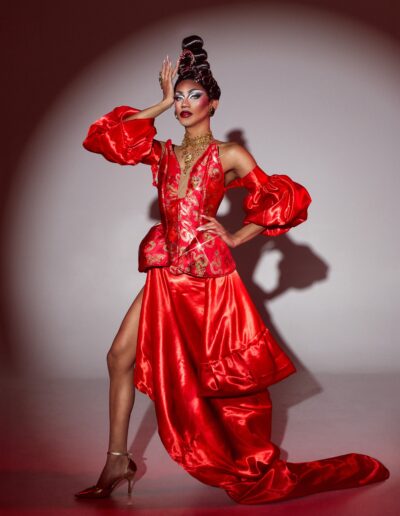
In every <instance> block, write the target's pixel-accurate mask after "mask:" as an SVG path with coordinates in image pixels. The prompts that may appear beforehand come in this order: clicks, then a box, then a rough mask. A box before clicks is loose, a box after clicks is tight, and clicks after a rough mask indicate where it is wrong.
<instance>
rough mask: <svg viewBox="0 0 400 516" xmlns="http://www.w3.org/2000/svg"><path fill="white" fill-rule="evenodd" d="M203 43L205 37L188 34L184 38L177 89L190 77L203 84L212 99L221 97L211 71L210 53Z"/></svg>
mask: <svg viewBox="0 0 400 516" xmlns="http://www.w3.org/2000/svg"><path fill="white" fill-rule="evenodd" d="M203 45H204V41H203V39H202V38H201V37H200V36H196V35H192V36H187V37H186V38H184V39H183V40H182V53H181V55H180V60H179V66H178V77H177V80H176V82H175V89H176V86H177V84H178V83H179V82H180V81H183V80H185V79H190V80H193V81H196V82H198V83H199V84H201V85H202V86H203V88H204V89H205V90H206V92H207V94H208V96H209V98H210V100H211V99H219V98H220V96H221V90H220V89H219V86H218V84H217V81H216V80H215V79H214V77H213V75H212V73H211V68H210V63H209V62H208V61H207V58H208V54H207V52H206V51H205V49H204V48H203Z"/></svg>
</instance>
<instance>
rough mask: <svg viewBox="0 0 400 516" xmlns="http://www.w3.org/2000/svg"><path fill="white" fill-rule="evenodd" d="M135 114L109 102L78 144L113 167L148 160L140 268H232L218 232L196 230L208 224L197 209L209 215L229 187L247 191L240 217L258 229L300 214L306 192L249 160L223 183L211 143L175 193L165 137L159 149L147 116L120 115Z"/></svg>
mask: <svg viewBox="0 0 400 516" xmlns="http://www.w3.org/2000/svg"><path fill="white" fill-rule="evenodd" d="M137 112H139V110H138V109H135V108H132V107H129V106H119V107H116V108H115V109H113V110H112V111H111V112H110V113H107V114H106V115H104V116H102V117H101V118H100V119H99V120H97V121H95V122H94V123H93V124H92V125H91V126H90V128H89V131H88V134H87V137H86V139H85V140H84V142H83V146H84V148H85V149H87V150H89V151H91V152H96V153H100V154H102V155H103V156H104V157H105V158H106V159H108V160H109V161H112V162H114V163H119V164H120V165H136V164H138V163H145V164H148V165H150V166H151V170H152V174H153V185H154V186H155V187H157V189H158V201H159V208H160V214H161V222H160V223H158V224H156V225H154V226H153V227H152V228H150V230H149V231H148V233H147V235H146V236H145V237H144V239H143V240H142V242H141V243H140V246H139V271H141V272H145V271H147V270H148V269H149V268H151V267H168V268H169V271H170V272H171V273H172V274H190V275H192V276H197V277H216V276H223V275H226V274H229V273H231V272H232V271H233V270H235V268H236V265H235V262H234V260H233V258H232V255H231V252H230V249H229V247H228V245H227V244H226V243H225V242H224V241H223V240H222V238H221V237H219V236H217V235H215V234H213V233H211V232H207V231H198V230H197V228H198V227H199V226H201V225H202V224H204V223H206V222H207V220H206V219H204V218H203V217H202V215H208V216H212V217H215V216H216V214H217V210H218V207H219V205H220V204H221V201H222V199H223V197H224V194H225V191H226V190H227V189H229V188H234V187H239V186H242V187H244V188H246V189H247V195H246V197H245V199H244V202H243V209H244V212H245V216H244V221H243V222H244V224H249V223H251V222H253V223H255V224H258V225H260V226H264V227H265V229H264V231H263V232H262V234H263V235H267V236H276V235H280V234H282V233H285V232H287V231H289V229H290V228H291V227H294V226H297V225H299V224H301V223H302V222H304V221H305V220H306V219H307V209H308V206H309V204H310V203H311V197H310V194H309V193H308V191H307V190H306V189H305V188H304V186H302V185H300V184H299V183H296V182H295V181H293V180H292V179H291V178H290V177H289V176H287V175H284V174H273V175H267V174H266V173H265V172H264V171H263V170H262V169H261V168H260V167H259V166H258V165H256V166H255V167H254V168H253V169H252V170H250V171H249V172H248V173H247V174H246V175H245V176H244V177H241V178H237V179H235V180H234V181H232V182H231V183H229V185H228V186H225V185H224V179H225V178H224V171H223V168H222V165H221V161H220V159H219V152H218V145H217V144H216V143H215V142H212V143H211V144H210V145H209V146H208V147H207V148H206V150H205V151H204V152H203V154H202V155H201V156H200V157H199V158H198V159H197V161H196V162H195V164H194V166H193V167H192V169H191V171H190V176H189V181H188V186H187V190H186V195H185V196H184V197H183V198H179V197H178V185H179V178H180V174H181V169H180V165H179V162H178V159H177V157H176V155H175V153H174V150H173V145H172V141H171V140H170V139H168V140H167V141H166V145H165V150H164V152H162V146H161V143H160V142H159V141H158V140H156V139H155V138H154V136H155V135H156V132H157V131H156V129H155V127H154V119H153V118H140V119H133V120H124V118H126V117H127V116H129V115H132V114H134V113H137Z"/></svg>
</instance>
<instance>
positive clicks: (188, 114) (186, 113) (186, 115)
mask: <svg viewBox="0 0 400 516" xmlns="http://www.w3.org/2000/svg"><path fill="white" fill-rule="evenodd" d="M188 116H192V113H191V112H190V111H181V117H182V118H187V117H188Z"/></svg>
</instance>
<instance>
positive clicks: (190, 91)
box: [175, 88, 202, 93]
mask: <svg viewBox="0 0 400 516" xmlns="http://www.w3.org/2000/svg"><path fill="white" fill-rule="evenodd" d="M192 91H200V92H202V90H200V89H199V88H192V89H191V90H189V91H188V93H192ZM175 93H183V91H181V90H176V91H175Z"/></svg>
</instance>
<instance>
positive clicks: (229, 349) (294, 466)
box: [83, 106, 389, 504]
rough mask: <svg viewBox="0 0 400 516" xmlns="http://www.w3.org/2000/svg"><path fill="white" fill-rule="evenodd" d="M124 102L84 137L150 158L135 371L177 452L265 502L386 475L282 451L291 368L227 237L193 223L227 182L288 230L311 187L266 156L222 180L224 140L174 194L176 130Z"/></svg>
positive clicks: (244, 499)
mask: <svg viewBox="0 0 400 516" xmlns="http://www.w3.org/2000/svg"><path fill="white" fill-rule="evenodd" d="M137 111H139V110H137V109H135V108H131V107H129V106H120V107H117V108H115V109H114V110H113V111H111V112H110V113H107V114H106V115H104V116H103V117H101V118H100V119H99V120H97V121H96V122H94V123H93V124H92V125H91V126H90V128H89V132H88V135H87V137H86V139H85V141H84V142H83V146H84V147H85V148H86V149H87V150H89V151H91V152H97V153H100V154H102V155H103V156H104V157H105V158H106V159H108V160H110V161H113V162H115V163H119V164H121V165H136V164H137V163H147V164H149V165H150V166H151V170H152V174H153V185H154V186H156V187H157V189H158V195H159V205H160V212H161V222H160V223H159V224H156V225H155V226H153V227H152V228H151V229H150V231H149V232H148V234H147V235H146V237H145V238H144V239H143V240H142V242H141V244H140V247H139V270H142V271H147V278H146V283H145V289H144V296H143V300H142V309H141V314H140V321H139V333H138V343H137V358H136V366H135V372H134V384H135V386H136V387H137V388H138V389H139V390H141V391H142V392H144V393H146V394H147V395H148V396H150V398H151V399H152V400H153V401H154V403H155V408H156V414H157V420H158V427H159V434H160V436H161V439H162V442H163V443H164V446H165V447H166V449H167V451H168V453H169V454H170V455H171V457H172V458H173V459H174V460H175V461H177V462H178V463H179V464H180V465H181V466H183V467H184V468H185V469H186V471H188V473H190V474H191V475H193V476H194V477H196V478H197V479H199V480H200V481H202V482H204V483H206V484H209V485H213V486H218V487H221V488H223V489H225V490H226V492H227V493H228V495H229V496H230V497H231V498H232V499H234V500H235V501H237V502H239V503H243V504H259V503H267V502H272V501H276V500H285V499H289V498H294V497H300V496H305V495H308V494H312V493H317V492H319V491H328V490H331V489H343V488H349V487H357V486H362V485H366V484H369V483H372V482H378V481H381V480H384V479H385V478H387V477H388V476H389V472H388V470H387V469H386V468H385V467H384V466H383V465H382V464H381V463H380V462H379V461H378V460H376V459H374V458H372V457H369V456H368V455H363V454H357V453H349V454H346V455H341V456H338V457H331V458H328V459H322V460H317V461H311V462H303V463H290V462H285V461H283V460H281V459H280V458H279V453H280V450H279V448H278V447H277V446H276V445H274V444H273V443H271V441H270V427H271V402H270V398H269V394H268V390H267V387H268V386H269V385H271V384H273V383H275V382H277V381H280V380H282V379H283V378H285V377H287V376H288V375H290V374H292V373H293V372H295V368H294V365H293V364H292V363H291V361H290V359H289V357H287V356H286V354H285V353H284V352H283V351H282V350H281V349H280V347H279V345H278V343H277V342H276V341H275V340H274V339H273V337H272V335H271V333H270V332H269V330H268V328H266V326H265V324H264V323H263V321H262V319H261V316H260V315H259V313H258V312H257V310H256V308H255V306H254V304H253V303H252V301H251V299H250V296H249V294H248V292H247V290H246V288H245V287H244V285H243V283H242V281H241V278H240V276H239V274H238V272H237V271H236V268H235V263H234V261H233V259H232V256H231V254H230V251H229V248H228V247H227V246H226V244H225V243H224V242H223V241H222V239H221V238H219V237H218V238H209V236H210V235H209V234H207V232H201V233H198V232H197V227H198V226H199V225H201V224H202V223H203V220H201V219H200V216H201V215H202V214H206V215H211V216H215V215H216V213H217V209H218V206H219V204H220V203H221V201H222V198H223V195H224V192H225V190H226V189H227V188H233V187H236V186H243V187H245V188H246V189H247V190H248V194H247V196H246V198H245V200H244V205H243V208H244V211H245V218H244V223H245V224H248V223H251V222H254V223H255V224H258V225H261V226H265V230H264V232H263V234H264V235H268V236H276V235H279V234H281V233H285V232H286V231H288V230H289V229H290V228H291V227H294V226H296V225H298V224H300V223H302V222H304V221H305V220H306V219H307V209H308V206H309V204H310V202H311V197H310V195H309V193H308V191H307V190H306V189H305V188H304V187H303V186H302V185H300V184H299V183H296V182H295V181H293V180H292V179H291V178H289V177H288V176H286V175H279V174H274V175H267V174H265V172H263V171H262V170H261V168H260V167H258V165H257V166H256V167H254V169H253V170H251V171H250V172H249V173H248V174H247V175H245V176H244V177H242V178H238V179H236V180H235V181H233V182H232V183H230V184H229V185H228V187H227V188H225V187H224V174H223V169H222V165H221V163H220V160H219V155H218V146H217V145H216V144H213V143H212V144H210V145H209V147H208V148H207V149H206V150H205V152H204V153H203V155H202V156H200V158H199V159H198V160H197V162H196V164H195V166H194V167H193V168H192V170H191V173H190V181H189V185H188V191H187V195H186V196H185V198H183V199H178V198H177V190H178V183H179V175H180V173H181V171H180V168H179V163H178V161H177V159H176V156H175V155H174V153H173V148H172V142H171V140H168V141H167V142H166V146H165V152H164V153H162V152H161V150H162V148H161V144H160V142H158V141H157V140H155V139H154V135H155V134H156V130H155V128H154V124H153V122H154V120H153V119H134V120H129V121H124V118H125V117H126V116H127V115H129V114H131V113H136V112H137Z"/></svg>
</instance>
